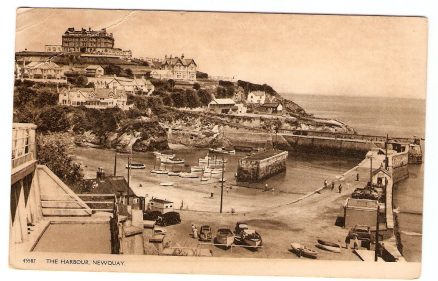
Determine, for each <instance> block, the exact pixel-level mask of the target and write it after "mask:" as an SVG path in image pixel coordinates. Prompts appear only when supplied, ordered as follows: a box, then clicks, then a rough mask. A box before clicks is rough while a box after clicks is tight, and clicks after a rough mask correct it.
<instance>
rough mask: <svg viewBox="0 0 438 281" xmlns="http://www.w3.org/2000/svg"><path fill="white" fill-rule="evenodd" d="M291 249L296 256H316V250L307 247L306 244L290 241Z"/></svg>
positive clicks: (314, 257)
mask: <svg viewBox="0 0 438 281" xmlns="http://www.w3.org/2000/svg"><path fill="white" fill-rule="evenodd" d="M290 246H291V249H292V251H293V252H294V253H295V254H296V255H297V256H298V257H306V258H310V259H316V258H317V257H318V252H317V251H315V250H312V249H309V248H307V247H306V246H304V245H302V244H300V243H298V242H293V243H290Z"/></svg>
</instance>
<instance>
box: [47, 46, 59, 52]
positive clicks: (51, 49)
mask: <svg viewBox="0 0 438 281" xmlns="http://www.w3.org/2000/svg"><path fill="white" fill-rule="evenodd" d="M44 50H45V51H46V52H52V53H61V52H62V45H45V46H44Z"/></svg>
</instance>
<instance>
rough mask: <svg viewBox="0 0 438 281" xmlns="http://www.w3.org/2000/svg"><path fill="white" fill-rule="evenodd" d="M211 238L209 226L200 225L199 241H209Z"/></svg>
mask: <svg viewBox="0 0 438 281" xmlns="http://www.w3.org/2000/svg"><path fill="white" fill-rule="evenodd" d="M211 238H212V234H211V227H210V226H209V225H203V226H201V229H200V231H199V239H200V240H201V241H211Z"/></svg>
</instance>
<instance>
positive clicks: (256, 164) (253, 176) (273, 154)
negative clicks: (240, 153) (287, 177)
mask: <svg viewBox="0 0 438 281" xmlns="http://www.w3.org/2000/svg"><path fill="white" fill-rule="evenodd" d="M287 157H288V152H287V151H282V150H267V151H263V152H259V153H256V154H253V155H251V156H247V157H244V158H242V159H240V160H239V164H238V167H237V181H241V182H257V181H260V180H263V179H266V178H268V177H270V176H273V175H276V174H279V173H281V172H285V171H286V159H287Z"/></svg>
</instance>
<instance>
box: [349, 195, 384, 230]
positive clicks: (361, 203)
mask: <svg viewBox="0 0 438 281" xmlns="http://www.w3.org/2000/svg"><path fill="white" fill-rule="evenodd" d="M378 204H379V203H378V202H377V200H368V199H354V198H347V200H346V201H345V204H344V227H346V228H349V227H353V226H355V225H367V226H370V227H374V226H375V225H376V222H377V206H378ZM380 213H382V214H384V213H385V205H384V204H383V205H381V206H380Z"/></svg>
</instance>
